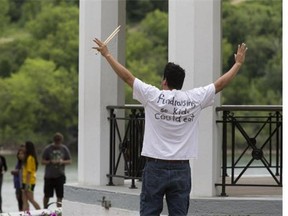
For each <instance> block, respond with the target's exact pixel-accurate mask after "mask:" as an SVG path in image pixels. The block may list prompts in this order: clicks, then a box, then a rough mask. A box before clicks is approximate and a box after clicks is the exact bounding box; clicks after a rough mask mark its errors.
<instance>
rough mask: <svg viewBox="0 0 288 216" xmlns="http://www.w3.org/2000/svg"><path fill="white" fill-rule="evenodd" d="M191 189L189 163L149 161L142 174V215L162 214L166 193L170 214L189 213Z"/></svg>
mask: <svg viewBox="0 0 288 216" xmlns="http://www.w3.org/2000/svg"><path fill="white" fill-rule="evenodd" d="M190 191H191V169H190V164H189V163H173V162H164V161H147V162H146V164H145V167H144V170H143V176H142V191H141V195H140V215H141V216H156V215H160V214H161V212H162V209H163V197H164V195H165V197H166V202H167V206H168V212H169V215H170V216H182V215H187V213H188V208H189V200H190Z"/></svg>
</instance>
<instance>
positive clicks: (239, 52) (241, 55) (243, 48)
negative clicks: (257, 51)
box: [234, 43, 248, 65]
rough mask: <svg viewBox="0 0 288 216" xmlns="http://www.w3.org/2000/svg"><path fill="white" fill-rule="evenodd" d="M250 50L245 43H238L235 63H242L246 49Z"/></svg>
mask: <svg viewBox="0 0 288 216" xmlns="http://www.w3.org/2000/svg"><path fill="white" fill-rule="evenodd" d="M247 50H248V48H247V46H246V44H245V43H242V44H241V45H238V50H237V54H234V57H235V63H237V64H240V65H242V64H243V63H244V61H245V55H246V51H247Z"/></svg>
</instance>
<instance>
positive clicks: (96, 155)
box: [78, 0, 125, 185]
mask: <svg viewBox="0 0 288 216" xmlns="http://www.w3.org/2000/svg"><path fill="white" fill-rule="evenodd" d="M79 16H80V21H79V32H80V36H79V138H78V181H79V183H80V184H85V185H106V184H107V182H108V181H107V177H106V174H107V173H108V172H109V122H108V120H107V117H108V111H107V110H106V106H107V105H124V84H123V82H122V81H121V80H119V79H118V77H117V76H116V75H115V73H114V72H113V71H112V69H111V67H110V66H109V65H108V63H107V62H106V60H105V59H104V58H103V57H101V55H100V54H98V55H96V51H95V50H92V46H94V42H93V41H92V40H93V39H94V38H95V37H97V38H99V39H101V40H105V39H106V38H107V37H108V36H109V35H110V33H112V32H113V31H114V29H115V28H116V27H117V26H118V25H121V26H122V27H121V31H120V32H119V34H118V35H117V36H116V37H115V38H114V39H113V40H112V41H110V43H109V45H108V47H109V50H110V52H111V53H112V54H113V56H114V57H115V58H118V60H119V61H120V62H121V63H124V61H125V0H118V1H107V0H89V1H86V0H80V15H79ZM120 42H121V43H120Z"/></svg>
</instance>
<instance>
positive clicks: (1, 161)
mask: <svg viewBox="0 0 288 216" xmlns="http://www.w3.org/2000/svg"><path fill="white" fill-rule="evenodd" d="M7 170H8V167H7V163H6V159H5V157H4V156H2V155H0V213H2V184H3V175H4V173H5V172H7Z"/></svg>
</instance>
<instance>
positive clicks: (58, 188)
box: [44, 176, 66, 198]
mask: <svg viewBox="0 0 288 216" xmlns="http://www.w3.org/2000/svg"><path fill="white" fill-rule="evenodd" d="M65 182H66V177H65V176H60V177H58V178H44V196H45V197H46V198H49V197H53V196H54V190H55V192H56V197H57V198H63V195H64V184H65Z"/></svg>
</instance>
